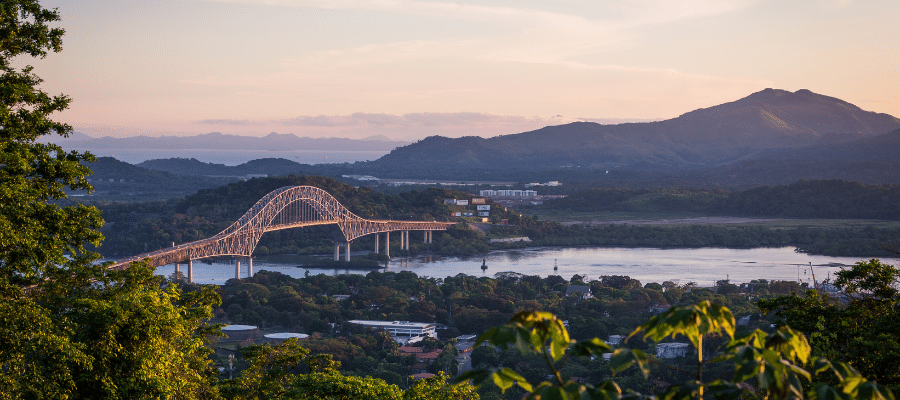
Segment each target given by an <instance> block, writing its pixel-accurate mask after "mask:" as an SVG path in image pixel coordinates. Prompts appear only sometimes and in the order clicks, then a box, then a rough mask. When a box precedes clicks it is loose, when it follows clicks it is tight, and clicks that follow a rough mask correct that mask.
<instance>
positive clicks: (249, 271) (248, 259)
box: [247, 256, 253, 278]
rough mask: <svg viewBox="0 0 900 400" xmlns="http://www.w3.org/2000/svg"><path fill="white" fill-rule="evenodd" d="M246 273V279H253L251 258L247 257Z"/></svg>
mask: <svg viewBox="0 0 900 400" xmlns="http://www.w3.org/2000/svg"><path fill="white" fill-rule="evenodd" d="M247 273H248V275H247V277H248V278H252V277H253V257H252V256H250V257H247Z"/></svg>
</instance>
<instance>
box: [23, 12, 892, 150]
mask: <svg viewBox="0 0 900 400" xmlns="http://www.w3.org/2000/svg"><path fill="white" fill-rule="evenodd" d="M41 3H42V5H43V6H45V7H48V8H58V9H59V11H60V13H61V14H62V19H63V20H62V22H61V23H60V24H59V26H60V27H62V28H64V29H66V36H65V41H64V47H63V52H62V53H59V54H51V55H49V56H48V57H47V58H46V59H44V60H24V59H23V60H22V62H28V63H30V64H32V65H34V66H35V67H36V72H37V73H38V75H39V76H41V77H43V78H44V79H45V83H44V85H43V88H44V89H45V90H47V91H49V92H51V93H66V94H68V95H70V96H71V97H72V98H73V103H72V106H71V108H70V109H69V110H68V111H66V112H65V113H63V114H60V115H59V117H58V118H59V119H61V120H63V121H66V122H68V123H70V124H72V125H73V126H74V127H75V128H76V130H78V131H80V132H84V133H87V134H89V135H92V136H103V135H110V136H119V137H124V136H133V135H140V134H144V135H172V134H177V135H193V134H199V133H208V132H214V131H218V132H223V133H233V134H242V135H256V136H262V135H265V134H268V133H269V132H278V133H294V134H296V135H298V136H312V137H321V136H337V137H350V138H362V137H367V136H372V135H384V136H387V137H390V138H394V139H402V140H417V139H420V138H422V137H425V136H429V135H445V136H450V137H458V136H464V135H478V136H485V137H488V136H495V135H500V134H510V133H518V132H523V131H527V130H533V129H537V128H540V127H543V126H546V125H557V124H561V123H567V122H571V121H576V120H588V121H598V122H604V123H616V122H622V121H642V120H657V119H667V118H672V117H676V116H678V115H680V114H682V113H685V112H688V111H691V110H694V109H697V108H702V107H710V106H713V105H717V104H721V103H724V102H728V101H733V100H737V99H739V98H742V97H744V96H747V95H749V94H750V93H753V92H756V91H759V90H762V89H765V88H769V87H771V88H778V89H785V90H790V91H795V90H798V89H809V90H812V91H813V92H816V93H821V94H825V95H828V96H833V97H837V98H840V99H843V100H846V101H848V102H850V103H853V104H856V105H858V106H860V107H862V108H863V109H865V110H869V111H876V112H883V113H889V114H892V115H894V116H900V51H898V49H900V31H898V30H897V21H900V6H898V3H897V1H896V0H885V1H878V0H871V1H854V0H791V1H784V0H758V1H757V0H667V1H651V0H622V1H597V0H588V1H582V0H561V1H531V0H508V1H507V0H493V1H478V2H470V1H425V0H412V1H405V0H360V1H352V0H323V1H317V0H209V1H200V0H165V1H162V0H160V1H157V0H139V1H138V0H43V1H42V2H41Z"/></svg>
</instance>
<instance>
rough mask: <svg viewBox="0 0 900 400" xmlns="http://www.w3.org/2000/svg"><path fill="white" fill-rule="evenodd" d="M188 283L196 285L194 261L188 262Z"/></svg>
mask: <svg viewBox="0 0 900 400" xmlns="http://www.w3.org/2000/svg"><path fill="white" fill-rule="evenodd" d="M188 282H189V283H194V260H188Z"/></svg>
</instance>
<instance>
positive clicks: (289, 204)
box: [110, 186, 453, 269]
mask: <svg viewBox="0 0 900 400" xmlns="http://www.w3.org/2000/svg"><path fill="white" fill-rule="evenodd" d="M331 224H336V225H337V227H338V229H339V230H340V233H341V235H340V236H343V237H342V240H343V241H346V242H349V241H351V240H353V239H356V238H359V237H361V236H365V235H368V234H372V233H379V232H390V231H398V230H406V231H409V230H423V231H437V230H446V229H447V228H449V227H450V226H451V225H453V223H451V222H434V221H431V222H428V221H392V220H367V219H363V218H360V217H358V216H357V215H355V214H353V213H352V212H350V210H348V209H347V208H346V207H344V206H343V205H342V204H341V203H340V202H338V201H337V199H335V198H334V197H333V196H331V195H330V194H328V192H326V191H324V190H322V189H319V188H317V187H314V186H285V187H282V188H279V189H276V190H274V191H272V192H270V193H269V194H267V195H265V196H263V198H261V199H259V201H257V202H256V204H254V205H253V206H252V207H250V209H249V210H247V212H246V213H244V215H243V216H241V217H240V218H239V219H238V220H237V221H235V222H234V223H233V224H231V226H229V227H228V228H226V229H225V230H223V231H222V232H220V233H218V234H217V235H215V236H213V237H210V238H208V239H202V240H198V241H196V242H190V243H185V244H182V245H178V246H175V247H171V248H167V249H162V250H157V251H153V252H149V253H144V254H140V255H137V256H134V257H129V258H127V259H124V260H119V261H117V262H116V263H115V264H113V265H111V266H110V268H114V269H122V268H127V267H128V265H130V263H131V262H134V261H140V260H143V259H146V258H149V259H150V260H151V264H152V265H153V266H160V265H166V264H171V263H175V262H180V261H187V260H196V259H200V258H206V257H215V256H247V257H249V256H250V255H251V254H253V250H254V249H255V248H256V244H257V243H259V239H260V237H262V235H263V233H266V232H270V231H277V230H281V229H290V228H300V227H304V226H313V225H331Z"/></svg>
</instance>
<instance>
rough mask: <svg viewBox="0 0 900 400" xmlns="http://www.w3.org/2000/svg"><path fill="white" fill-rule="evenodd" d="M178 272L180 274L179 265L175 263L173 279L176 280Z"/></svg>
mask: <svg viewBox="0 0 900 400" xmlns="http://www.w3.org/2000/svg"><path fill="white" fill-rule="evenodd" d="M179 272H181V264H179V263H175V279H178V274H179Z"/></svg>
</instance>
